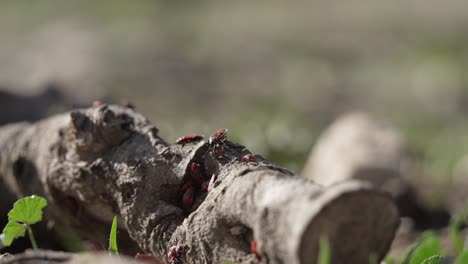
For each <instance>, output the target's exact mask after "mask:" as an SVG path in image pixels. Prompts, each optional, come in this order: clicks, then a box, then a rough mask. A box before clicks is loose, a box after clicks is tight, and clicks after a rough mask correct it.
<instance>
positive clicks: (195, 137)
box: [176, 134, 205, 146]
mask: <svg viewBox="0 0 468 264" xmlns="http://www.w3.org/2000/svg"><path fill="white" fill-rule="evenodd" d="M204 138H205V136H204V135H201V134H190V135H187V136H183V137H180V138H178V139H177V140H176V144H179V145H182V146H184V145H185V144H189V143H193V142H198V141H200V140H202V139H204Z"/></svg>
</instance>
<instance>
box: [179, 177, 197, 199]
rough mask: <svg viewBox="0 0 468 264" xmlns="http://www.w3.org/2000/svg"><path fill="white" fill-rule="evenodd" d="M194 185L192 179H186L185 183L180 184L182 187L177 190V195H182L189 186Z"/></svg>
mask: <svg viewBox="0 0 468 264" xmlns="http://www.w3.org/2000/svg"><path fill="white" fill-rule="evenodd" d="M194 185H195V184H194V182H193V180H188V181H187V182H186V183H184V185H182V187H181V188H180V190H179V195H184V194H185V192H186V191H187V190H188V189H189V188H191V187H193V186H194Z"/></svg>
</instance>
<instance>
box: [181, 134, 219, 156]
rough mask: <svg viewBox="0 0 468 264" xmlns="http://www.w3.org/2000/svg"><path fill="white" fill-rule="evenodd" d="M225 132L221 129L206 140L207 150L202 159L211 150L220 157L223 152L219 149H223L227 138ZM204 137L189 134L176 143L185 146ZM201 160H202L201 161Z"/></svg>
mask: <svg viewBox="0 0 468 264" xmlns="http://www.w3.org/2000/svg"><path fill="white" fill-rule="evenodd" d="M227 132H228V130H227V129H226V128H221V129H218V130H216V131H215V132H214V133H213V134H212V135H211V136H210V138H209V139H208V145H209V147H208V150H207V151H206V152H205V154H203V158H204V157H205V155H206V153H208V152H209V151H210V150H213V152H214V153H216V154H217V155H218V156H222V155H223V152H222V151H221V149H223V147H224V144H225V141H226V138H227ZM204 137H205V136H204V135H200V134H190V135H187V136H183V137H180V138H178V139H177V141H176V143H177V144H179V145H182V146H184V145H185V144H188V143H194V142H198V141H200V140H202V139H203V138H204ZM203 158H202V159H203Z"/></svg>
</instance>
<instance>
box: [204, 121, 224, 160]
mask: <svg viewBox="0 0 468 264" xmlns="http://www.w3.org/2000/svg"><path fill="white" fill-rule="evenodd" d="M227 133H228V130H227V128H221V129H218V130H216V131H215V132H213V134H211V136H210V137H209V138H208V145H209V147H208V150H207V151H206V152H205V154H203V157H202V159H203V158H204V157H205V155H206V153H208V151H210V150H213V151H214V152H215V153H216V155H218V156H222V155H223V152H222V151H221V149H222V148H223V146H224V143H225V141H226V138H227Z"/></svg>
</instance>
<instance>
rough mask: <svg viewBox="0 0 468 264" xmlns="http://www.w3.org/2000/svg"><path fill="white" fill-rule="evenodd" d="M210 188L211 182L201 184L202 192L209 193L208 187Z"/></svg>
mask: <svg viewBox="0 0 468 264" xmlns="http://www.w3.org/2000/svg"><path fill="white" fill-rule="evenodd" d="M209 186H210V181H205V182H203V183H202V184H201V186H200V189H201V190H202V192H208V187H209Z"/></svg>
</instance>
